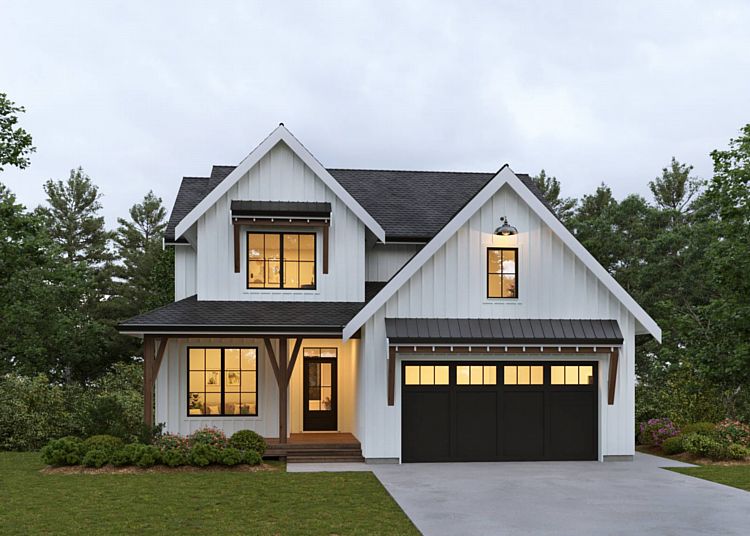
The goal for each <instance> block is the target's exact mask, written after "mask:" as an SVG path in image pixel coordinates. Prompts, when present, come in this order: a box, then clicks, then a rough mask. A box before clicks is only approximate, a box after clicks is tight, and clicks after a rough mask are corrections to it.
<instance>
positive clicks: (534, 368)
mask: <svg viewBox="0 0 750 536" xmlns="http://www.w3.org/2000/svg"><path fill="white" fill-rule="evenodd" d="M503 384H504V385H544V367H543V366H542V365H505V366H504V367H503Z"/></svg>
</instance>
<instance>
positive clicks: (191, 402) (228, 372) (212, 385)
mask: <svg viewBox="0 0 750 536" xmlns="http://www.w3.org/2000/svg"><path fill="white" fill-rule="evenodd" d="M188 415H189V416H196V415H250V416H253V415H258V349H257V348H189V349H188Z"/></svg>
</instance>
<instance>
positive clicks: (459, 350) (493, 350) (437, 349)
mask: <svg viewBox="0 0 750 536" xmlns="http://www.w3.org/2000/svg"><path fill="white" fill-rule="evenodd" d="M390 346H391V347H395V348H396V349H397V351H398V353H399V354H474V355H493V354H525V355H548V354H559V355H563V354H565V355H575V354H611V353H612V351H613V349H614V346H613V345H606V346H604V345H603V346H553V345H550V346H539V345H538V344H537V345H528V346H503V345H500V346H497V345H483V344H476V345H474V344H472V345H471V346H467V345H456V346H446V345H443V346H431V345H430V346H427V345H416V346H415V345H413V344H393V343H391V345H390Z"/></svg>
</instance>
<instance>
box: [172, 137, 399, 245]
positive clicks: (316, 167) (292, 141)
mask: <svg viewBox="0 0 750 536" xmlns="http://www.w3.org/2000/svg"><path fill="white" fill-rule="evenodd" d="M281 142H283V143H284V144H286V145H287V147H289V149H291V151H292V152H294V153H295V154H296V155H297V156H298V157H299V158H300V160H302V161H303V162H304V163H305V164H306V165H307V167H309V168H310V169H311V170H312V171H313V173H315V175H317V176H318V177H319V178H320V179H321V180H322V181H323V182H324V183H325V185H326V186H328V188H330V189H331V191H332V192H333V193H334V194H335V195H336V196H337V197H338V198H339V199H341V201H342V202H343V203H344V204H345V205H346V206H347V207H348V208H349V210H351V211H352V212H353V213H354V214H355V215H356V216H357V217H358V218H359V219H360V221H362V223H363V224H364V225H365V227H367V228H368V229H370V231H372V233H373V234H374V235H375V236H376V237H377V238H378V239H379V240H381V241H384V240H385V231H384V230H383V228H382V227H381V226H380V224H379V223H378V222H377V221H376V220H375V219H374V218H373V217H372V216H371V215H370V214H369V213H368V212H367V211H366V210H365V209H364V208H362V205H360V204H359V203H358V202H357V200H356V199H354V198H353V197H352V195H351V194H350V193H349V192H348V191H346V189H344V187H343V186H341V184H339V182H338V181H337V180H336V179H334V178H333V176H331V174H330V173H328V170H326V169H325V168H324V167H323V166H322V165H321V163H320V162H318V161H317V160H316V159H315V157H314V156H313V155H312V154H311V153H310V152H309V151H308V150H307V149H306V148H305V147H304V146H303V145H302V144H301V143H300V142H299V140H298V139H297V138H295V137H294V136H293V135H292V133H291V132H289V131H288V130H287V129H286V127H284V125H283V124H280V125H279V126H278V127H276V129H275V130H274V131H273V132H271V134H269V135H268V137H267V138H266V139H265V140H263V141H262V142H261V143H260V145H258V146H257V147H256V148H255V149H253V150H252V151H251V152H250V154H249V155H247V156H246V157H245V159H244V160H242V162H240V165H239V166H237V167H236V168H234V169H233V170H231V171H230V172H229V173H228V174H227V175H226V176H225V177H224V178H223V179H221V180H220V181H218V183H217V184H212V180H211V179H209V184H208V186H207V190H208V191H207V193H206V195H205V197H204V198H203V199H201V200H200V201H199V202H198V204H197V205H195V206H194V207H193V208H192V209H191V210H190V211H189V212H188V213H187V214H186V215H185V217H184V218H182V220H180V222H179V223H178V224H177V225H176V226H175V231H174V232H175V236H176V237H181V236H182V235H183V234H185V232H186V231H187V230H188V229H189V228H190V227H191V226H192V225H193V224H194V223H195V222H196V221H198V218H200V217H201V216H202V215H203V214H204V213H205V212H206V211H207V210H208V209H209V208H210V207H212V206H213V205H214V204H215V203H216V202H217V201H218V200H219V199H220V198H221V196H223V195H224V194H226V193H227V192H228V191H229V189H230V188H231V187H232V186H234V185H235V184H236V183H237V181H239V180H240V179H241V178H242V177H243V176H244V175H245V173H247V172H248V171H249V170H250V169H252V168H253V166H255V164H257V163H258V162H259V161H260V159H261V158H263V157H264V156H265V155H266V154H267V153H268V152H269V151H270V150H271V149H273V148H274V147H276V145H277V144H279V143H281ZM217 179H218V178H217Z"/></svg>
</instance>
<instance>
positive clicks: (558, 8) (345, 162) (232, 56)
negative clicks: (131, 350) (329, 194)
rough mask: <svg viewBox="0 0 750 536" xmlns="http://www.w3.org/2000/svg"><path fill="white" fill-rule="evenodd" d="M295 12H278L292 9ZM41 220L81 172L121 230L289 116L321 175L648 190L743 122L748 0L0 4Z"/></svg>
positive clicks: (4, 57)
mask: <svg viewBox="0 0 750 536" xmlns="http://www.w3.org/2000/svg"><path fill="white" fill-rule="evenodd" d="M282 4H284V5H282ZM0 28H1V29H0V50H2V54H0V91H1V92H6V93H8V96H9V97H10V98H11V99H12V100H14V101H16V103H18V104H20V105H23V106H25V107H26V109H27V113H26V114H24V115H23V116H22V117H21V124H22V125H23V126H24V128H26V129H27V130H28V131H29V132H30V133H31V134H32V135H33V138H34V143H35V145H36V146H37V152H36V153H35V154H34V155H32V165H31V166H30V167H29V168H28V169H26V170H24V171H18V170H16V169H15V168H10V167H6V169H5V171H4V172H1V173H0V181H2V182H4V183H5V184H7V185H8V186H10V188H11V189H12V190H13V191H15V192H16V194H17V195H18V197H19V199H20V200H21V201H22V202H23V203H25V204H26V205H28V206H36V205H37V204H39V203H40V202H42V201H43V199H44V193H43V190H42V184H43V183H44V181H46V180H47V179H49V178H55V179H63V178H66V177H67V176H68V173H69V170H70V169H71V168H73V167H76V166H79V165H80V166H83V168H84V169H85V171H86V172H87V173H88V174H89V175H90V176H91V177H92V178H93V179H94V181H95V182H96V184H98V185H99V186H100V188H101V191H102V193H103V196H104V197H103V204H104V212H105V215H106V217H107V222H108V224H109V225H114V224H115V218H116V217H117V216H122V215H125V214H126V211H127V209H128V207H130V206H131V205H132V204H133V203H135V202H137V201H138V200H140V199H141V198H142V197H143V195H144V194H145V193H146V192H148V190H149V189H153V190H154V192H155V193H157V194H158V195H159V196H161V197H162V198H163V199H164V201H165V203H166V204H167V205H168V207H169V208H171V205H172V202H173V200H174V197H175V195H176V193H177V189H178V186H179V182H180V178H181V177H182V176H205V175H207V174H208V173H209V171H210V168H211V165H212V164H236V163H238V162H239V161H240V160H241V159H242V158H243V157H244V156H245V155H246V154H247V153H248V152H249V151H250V150H251V149H252V148H253V147H254V146H255V145H257V144H258V143H259V142H260V141H261V140H262V139H263V138H264V137H265V136H266V135H267V134H268V133H269V132H270V131H271V130H273V128H274V127H275V126H276V125H277V124H278V123H279V122H281V121H283V122H284V123H285V124H286V126H287V127H288V128H289V129H290V130H291V131H292V132H293V133H294V134H295V135H296V136H297V137H298V138H299V139H300V140H301V141H302V142H303V143H304V144H305V145H306V146H307V148H308V149H310V151H312V153H313V154H314V155H315V156H316V157H317V158H318V159H319V160H320V161H321V162H322V163H323V164H324V165H325V166H327V167H353V168H358V167H359V168H385V169H433V170H466V171H494V170H497V169H498V168H499V167H500V166H501V165H502V164H503V163H505V162H508V163H509V164H510V166H511V168H513V169H514V170H515V171H517V172H528V173H536V172H538V171H539V170H540V169H541V168H545V169H546V170H547V171H548V172H549V173H551V174H554V175H556V176H557V177H558V178H559V179H560V180H561V181H562V183H563V191H564V194H566V195H570V196H581V195H583V194H585V193H588V192H591V191H593V190H594V189H595V187H596V185H597V184H599V183H600V182H602V181H604V182H606V183H607V184H609V185H610V186H611V187H612V188H613V190H614V192H615V195H616V196H617V197H624V196H625V195H627V194H628V193H633V192H635V193H641V194H644V195H646V194H647V193H648V187H647V183H648V181H649V180H651V179H653V178H654V177H655V176H656V175H658V174H659V173H660V170H661V168H662V167H664V166H665V165H667V164H668V162H669V159H670V158H671V156H673V155H674V156H676V157H677V158H678V159H680V160H682V161H685V162H688V163H691V164H693V165H694V166H695V174H696V175H698V176H702V177H705V178H708V177H710V174H711V161H710V157H709V152H710V151H711V150H712V149H714V148H719V147H725V146H726V144H727V142H728V140H729V138H730V137H733V136H735V135H736V134H737V132H738V130H739V128H740V127H741V126H742V125H744V124H746V123H748V122H750V31H749V30H748V29H749V28H750V2H747V1H735V2H730V1H716V0H712V1H711V2H706V1H696V2H653V1H647V2H636V1H630V2H601V1H596V2H594V1H592V2H570V1H566V2H559V3H557V2H551V1H548V2H533V1H528V0H525V1H514V2H476V3H474V2H467V1H455V2H436V1H415V2H411V1H405V0H400V1H396V2H390V1H383V0H378V1H373V2H352V1H350V2H314V1H306V2H298V3H292V2H273V1H264V2H253V1H249V0H246V1H241V2H208V1H205V2H185V1H180V2H172V3H169V2H163V1H159V2H156V1H148V2H145V1H144V2H141V1H136V0H131V1H128V2H105V1H97V2H86V3H83V2H72V1H66V2H60V1H50V2H38V1H34V2H31V1H28V0H25V1H18V2H16V1H8V0H0Z"/></svg>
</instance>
